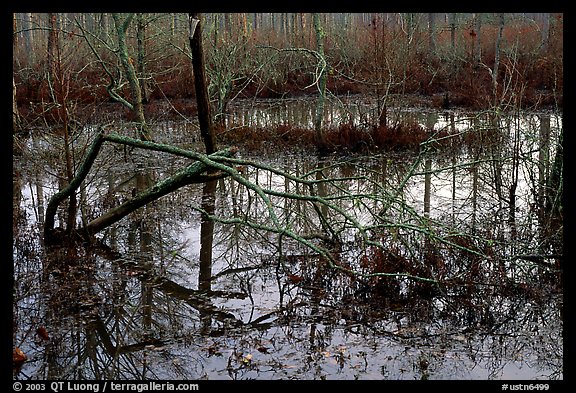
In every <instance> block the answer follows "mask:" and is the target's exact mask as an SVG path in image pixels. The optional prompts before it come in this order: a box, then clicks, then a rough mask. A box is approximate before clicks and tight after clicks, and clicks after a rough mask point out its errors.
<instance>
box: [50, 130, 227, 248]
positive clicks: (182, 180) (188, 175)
mask: <svg viewBox="0 0 576 393" xmlns="http://www.w3.org/2000/svg"><path fill="white" fill-rule="evenodd" d="M104 142H111V143H117V144H121V145H127V146H134V147H137V148H141V149H148V150H154V151H159V152H166V153H170V154H174V155H178V156H182V157H187V158H190V159H192V160H195V162H193V163H192V164H190V165H188V166H187V167H185V168H183V169H181V170H180V171H178V172H176V173H175V174H174V175H172V176H170V177H168V178H167V179H164V180H161V181H159V182H157V183H156V184H154V185H153V186H151V187H150V188H148V189H145V190H143V191H141V192H139V193H138V194H136V195H135V196H134V197H133V198H132V199H129V200H128V201H126V202H124V203H122V204H121V205H119V206H116V207H113V208H111V209H110V210H108V211H107V212H106V213H104V214H103V215H101V216H100V217H98V218H96V219H94V220H92V221H90V222H88V223H87V224H86V225H85V226H84V227H83V228H80V229H79V230H75V229H74V228H67V229H66V235H67V236H73V235H75V234H79V235H81V236H82V237H84V238H89V237H90V236H92V235H94V234H95V233H97V232H99V231H101V230H102V229H104V228H106V227H108V226H110V225H112V224H114V223H116V222H118V221H119V220H121V219H122V218H124V217H126V216H127V215H128V214H130V213H132V212H134V211H135V210H136V209H138V208H140V207H142V206H144V205H146V204H148V203H150V202H152V201H154V200H156V199H158V198H161V197H162V196H164V195H167V194H169V193H171V192H173V191H175V190H177V189H179V188H181V187H184V186H186V185H189V184H195V183H204V182H206V181H208V180H214V179H218V178H220V177H222V176H225V175H226V172H224V171H222V170H221V169H222V167H223V166H224V165H223V164H219V163H216V162H215V161H212V160H211V158H212V157H218V156H220V157H232V156H233V155H234V154H235V153H236V152H237V149H236V148H228V149H224V150H221V151H218V152H215V153H213V154H210V155H206V154H202V153H197V152H194V151H190V150H184V149H180V148H177V147H175V146H170V145H165V144H161V143H155V142H150V141H142V140H138V139H134V138H130V137H126V136H121V135H114V134H104V133H100V134H98V135H97V136H96V138H95V139H94V141H93V142H92V144H91V146H90V148H89V150H88V153H87V155H86V158H85V159H84V161H83V163H82V165H81V166H80V167H79V169H78V172H77V173H76V175H75V176H74V178H73V179H72V180H71V181H70V183H69V184H68V185H67V186H66V187H64V188H63V189H62V190H60V191H59V192H57V193H56V194H54V195H53V196H52V198H51V199H50V201H49V202H48V205H47V207H46V219H45V221H44V242H45V243H46V244H52V243H55V242H57V241H58V236H57V235H58V233H59V232H61V231H62V229H59V228H58V229H55V228H54V223H55V216H56V212H57V210H58V206H59V205H60V204H61V203H62V202H63V201H64V200H66V199H67V198H69V197H71V196H73V195H74V193H75V192H76V190H77V189H78V188H79V187H80V185H81V184H82V182H83V181H84V179H85V178H86V176H87V175H88V173H89V172H90V169H91V168H92V166H93V165H94V162H95V160H96V158H97V156H98V153H99V152H100V149H101V147H102V144H103V143H104ZM214 169H215V170H216V171H215V172H214V171H210V173H209V174H208V173H207V172H208V170H214ZM225 169H226V171H228V172H229V171H234V172H238V170H237V169H235V168H231V167H226V168H225Z"/></svg>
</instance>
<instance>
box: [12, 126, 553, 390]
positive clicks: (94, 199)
mask: <svg viewBox="0 0 576 393" xmlns="http://www.w3.org/2000/svg"><path fill="white" fill-rule="evenodd" d="M436 120H437V119H434V122H435V121H436ZM475 121H476V124H475V127H478V129H477V130H476V131H478V133H480V134H482V133H484V135H480V136H478V135H476V137H480V138H483V137H486V138H488V136H487V133H489V132H492V131H494V129H495V127H496V125H495V124H496V123H494V119H490V118H487V119H485V118H481V117H478V118H477V119H476V120H475ZM432 122H433V121H432V120H430V124H432ZM498 124H500V123H498ZM537 124H538V127H543V128H544V130H542V129H531V130H530V132H532V134H530V135H529V136H530V138H528V137H526V136H525V135H523V134H521V133H516V132H519V131H517V130H516V128H514V127H516V126H517V125H518V122H511V123H509V124H507V126H506V127H500V125H498V130H499V131H500V132H501V134H500V135H497V136H496V137H495V138H497V141H498V143H499V144H501V145H500V146H490V147H489V148H488V146H489V145H488V143H485V144H483V146H484V148H483V149H480V148H479V147H478V146H475V145H470V146H469V147H468V148H467V150H466V149H464V148H462V149H461V150H456V149H455V150H454V151H448V152H443V151H436V152H431V151H428V152H427V154H426V155H424V154H422V155H421V154H418V153H413V154H408V153H403V154H394V153H386V154H384V153H383V154H380V155H373V156H369V157H330V159H329V160H324V161H318V160H316V159H314V158H310V157H306V156H298V155H295V156H289V157H288V156H287V157H281V159H280V161H279V162H280V164H281V165H275V166H272V165H267V164H266V163H262V162H260V163H253V162H252V161H250V160H249V159H248V158H243V159H242V163H243V164H244V165H245V166H246V170H245V171H244V172H243V174H242V176H244V177H245V179H246V180H247V181H248V182H249V184H255V185H258V187H260V188H259V189H257V188H250V187H247V186H246V184H248V183H240V182H238V181H237V180H236V179H234V178H230V177H228V178H223V179H220V180H218V181H211V182H207V183H205V184H204V185H203V187H197V186H195V185H191V186H188V187H185V188H182V189H180V190H178V191H177V192H174V193H171V194H169V195H166V196H165V197H163V198H162V199H159V200H158V201H156V202H155V204H150V205H147V206H145V208H143V209H141V210H139V211H138V212H137V214H135V215H130V216H129V217H126V219H125V220H122V221H120V222H118V223H117V224H115V225H113V226H111V227H110V228H107V229H106V230H105V231H104V232H103V233H102V237H101V238H99V239H97V240H98V241H96V242H94V244H91V245H88V246H86V247H77V248H76V249H75V250H74V252H72V253H71V252H69V250H67V249H66V248H65V247H64V248H47V249H44V248H43V247H42V244H41V241H40V239H41V231H40V232H38V229H39V228H38V227H37V225H36V219H35V218H34V215H33V214H30V212H32V211H33V209H38V208H39V204H40V203H41V202H42V201H40V200H38V199H41V198H35V199H34V200H32V198H31V197H30V196H29V195H27V193H26V190H34V189H36V185H37V184H42V187H45V186H46V184H48V185H49V182H46V181H45V180H44V182H42V181H41V180H42V179H43V176H42V173H41V172H40V173H39V172H34V171H30V173H26V172H23V174H22V176H21V177H18V176H15V177H14V184H13V187H14V192H15V199H14V200H13V203H14V206H15V209H14V210H15V213H18V214H16V215H15V218H17V219H16V220H15V222H14V225H15V231H14V267H15V269H14V278H15V287H14V293H15V303H14V339H13V340H14V345H15V346H17V347H18V348H20V349H22V350H23V351H24V353H26V354H27V357H28V358H29V359H31V360H30V361H29V362H27V363H25V364H24V366H23V367H22V369H21V370H20V372H19V373H17V374H16V375H15V377H16V378H28V377H29V378H31V379H46V378H48V379H154V378H157V379H199V378H210V379H215V378H235V379H248V378H267V379H268V378H272V379H276V378H300V379H313V378H316V379H322V378H326V379H331V378H347V379H349V378H359V379H364V378H366V379H368V378H389V379H445V378H452V379H484V378H489V379H499V378H518V379H523V378H524V377H528V378H550V379H556V378H558V379H561V378H562V377H563V368H562V367H563V366H562V359H563V349H562V310H563V304H562V297H561V295H562V290H563V288H562V280H561V279H560V280H559V279H558V278H561V277H562V271H561V269H559V268H560V267H561V265H560V261H562V255H561V251H560V250H561V242H560V240H559V238H558V237H554V236H551V235H550V231H551V228H550V227H547V228H546V230H544V227H545V224H544V221H543V218H544V217H543V216H542V215H540V213H538V214H536V210H534V209H533V205H534V204H539V206H541V204H542V201H543V199H542V198H543V197H544V196H545V195H550V192H549V191H550V190H549V189H547V190H546V191H543V189H542V187H543V184H542V183H543V182H544V183H546V184H548V185H549V184H551V180H550V176H551V175H550V174H549V173H548V174H546V173H547V172H546V170H545V169H543V168H546V167H548V168H552V167H553V165H554V164H553V163H550V162H545V161H546V159H545V157H546V155H545V154H543V153H541V152H540V150H539V147H540V145H539V142H538V138H531V137H533V136H534V135H539V134H540V133H542V134H546V135H547V134H548V129H547V127H548V125H547V123H546V121H545V120H544V122H542V123H537ZM456 126H457V124H456V120H455V119H454V118H449V121H448V127H452V128H456ZM549 131H550V133H551V135H550V138H549V146H548V148H549V150H550V157H553V156H554V155H557V154H558V153H556V152H557V150H558V147H557V146H555V144H554V143H552V142H551V141H553V140H556V139H558V138H556V135H555V132H557V131H558V130H554V129H550V130H549ZM534 133H535V134H534ZM461 137H462V138H464V137H470V136H469V135H462V136H461ZM555 138H556V139H555ZM485 142H487V141H485ZM455 144H456V142H455ZM462 150H463V151H462ZM529 153H530V154H529ZM24 154H25V153H24ZM134 161H138V160H137V159H136V158H134ZM495 161H497V162H495ZM113 162H115V161H113V160H111V161H110V163H108V165H110V166H111V167H110V168H106V167H105V164H107V162H104V163H103V164H102V165H103V167H102V168H101V170H102V173H106V172H107V171H110V173H117V172H126V173H128V172H131V171H134V169H135V168H136V169H137V162H130V160H128V162H127V163H126V165H127V166H128V167H127V168H125V169H120V168H114V167H113ZM270 162H273V163H275V164H276V163H278V162H275V161H274V158H271V159H270ZM163 164H164V165H163V166H160V167H155V168H154V170H153V171H152V170H151V167H152V166H153V164H151V163H147V164H146V163H145V164H144V166H143V167H141V168H140V169H141V171H140V172H138V171H136V172H138V173H141V174H142V175H144V174H147V176H144V177H141V178H140V177H135V178H133V179H132V180H130V181H127V179H126V177H124V176H107V177H102V178H95V179H93V185H94V187H92V188H91V187H86V189H85V190H83V192H85V193H86V195H83V196H82V197H81V198H80V201H81V203H86V202H87V201H91V203H90V205H89V206H83V207H82V208H86V209H85V211H86V214H88V215H89V214H95V215H96V214H97V210H98V209H103V210H104V208H103V207H102V206H104V205H105V204H115V203H119V201H120V200H122V199H123V198H125V197H129V196H130V193H131V190H132V188H137V189H138V188H140V187H144V188H147V187H148V185H149V184H150V183H147V182H148V180H146V179H147V178H148V179H149V178H150V176H151V175H152V173H153V174H154V176H158V177H160V176H164V175H165V174H167V173H168V174H169V173H170V170H171V168H172V167H173V162H171V161H170V160H167V161H166V162H165V163H163ZM154 165H158V163H157V162H156V161H154ZM277 168H283V170H276V169H277ZM273 169H274V170H273ZM114 171H117V172H114ZM542 171H543V174H542ZM550 171H552V169H550ZM523 174H526V175H523ZM154 176H152V177H154ZM546 179H549V180H546ZM144 183H147V184H148V185H145V184H144ZM42 187H40V188H41V189H42ZM95 190H97V191H95ZM259 190H262V191H263V192H265V193H266V195H267V196H268V197H269V200H268V201H269V203H268V202H267V201H265V200H264V199H263V198H260V197H259V194H258V192H257V191H259ZM39 194H40V193H39V192H38V191H37V192H36V194H35V195H39ZM115 201H116V202H115ZM16 207H18V209H17V208H16ZM512 207H514V209H513V211H512V210H510V209H512ZM18 210H19V211H18ZM37 211H38V210H37ZM91 211H96V212H94V213H90V212H91ZM271 212H273V213H274V216H272V214H271ZM539 212H540V211H539ZM274 217H275V218H276V222H274V220H273V218H274ZM512 218H513V220H512V221H513V222H511V219H512ZM277 223H280V224H281V225H280V226H277ZM510 224H514V226H515V230H516V232H515V233H512V229H511V227H510ZM31 228H32V229H33V230H31ZM283 229H285V230H283ZM561 231H562V227H561V222H560V224H559V226H557V227H555V231H553V232H554V233H553V234H555V235H556V236H557V235H558V234H561ZM291 234H297V237H296V236H291ZM39 327H44V328H46V330H47V331H48V333H49V337H50V339H49V341H46V340H42V338H41V337H40V336H39V335H38V334H37V333H36V329H37V328H39Z"/></svg>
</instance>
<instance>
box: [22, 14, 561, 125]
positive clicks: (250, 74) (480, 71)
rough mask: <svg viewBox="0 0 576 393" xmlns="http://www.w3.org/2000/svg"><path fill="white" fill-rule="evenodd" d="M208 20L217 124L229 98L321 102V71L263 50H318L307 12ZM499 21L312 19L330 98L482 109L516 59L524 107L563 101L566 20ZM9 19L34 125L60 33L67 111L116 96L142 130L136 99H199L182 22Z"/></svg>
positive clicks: (180, 18) (25, 105)
mask: <svg viewBox="0 0 576 393" xmlns="http://www.w3.org/2000/svg"><path fill="white" fill-rule="evenodd" d="M204 17H205V21H204V27H205V29H204V38H203V41H204V42H203V44H204V52H205V57H206V74H207V83H208V91H209V94H210V98H211V101H212V103H213V115H214V117H215V118H216V119H218V120H219V123H220V124H222V123H221V120H222V118H223V117H224V114H225V113H226V111H227V105H228V103H229V102H230V101H231V100H233V99H234V98H236V97H253V96H259V97H282V96H286V95H291V96H295V95H302V94H316V93H317V90H316V89H315V88H314V87H313V86H311V84H312V83H313V82H314V81H315V78H316V71H317V70H316V69H315V67H316V64H311V62H310V61H309V59H306V58H305V57H303V56H300V55H299V54H297V53H292V54H289V55H284V54H280V53H271V52H270V51H269V50H266V49H264V47H266V46H273V47H275V48H278V49H286V48H296V47H302V48H308V49H316V48H317V46H316V45H317V39H316V37H317V33H316V30H315V27H314V26H315V24H314V23H313V22H314V21H313V17H312V14H305V13H233V14H229V13H222V14H209V13H208V14H205V15H204ZM133 20H134V21H133ZM501 21H502V19H501V18H500V17H499V16H498V15H497V14H488V13H486V14H465V13H436V14H410V13H337V14H333V13H323V14H318V20H317V22H318V23H317V26H322V28H323V33H324V37H325V38H324V43H323V44H324V47H323V51H324V55H325V57H326V61H327V62H328V64H330V65H331V67H330V69H331V72H330V73H329V74H328V75H326V77H327V80H326V88H327V91H328V92H330V93H334V94H337V95H339V94H349V93H367V92H368V93H370V92H372V93H375V96H376V97H379V101H380V104H381V105H383V97H385V96H386V95H388V94H393V93H418V94H424V95H429V96H434V95H436V94H443V93H445V92H446V91H449V92H450V93H451V94H450V99H451V102H452V103H453V104H457V105H467V106H476V107H479V106H482V105H486V102H487V98H490V97H492V96H493V86H494V80H495V79H494V78H493V76H494V75H492V74H491V73H490V72H488V70H494V71H496V73H500V74H501V73H504V72H507V71H506V66H505V65H504V66H499V64H498V63H501V64H505V63H506V61H507V58H508V56H509V54H511V53H512V52H516V53H517V54H518V64H517V67H516V69H515V72H517V73H518V74H519V75H520V77H521V78H522V79H523V80H524V81H526V83H527V86H526V88H527V89H526V90H525V92H524V94H525V99H524V105H527V106H539V105H556V104H561V95H562V50H561V49H562V45H563V43H562V26H563V20H562V14H552V13H509V14H506V15H505V24H504V25H502V23H501ZM13 22H14V57H13V62H14V82H15V87H16V102H17V103H18V108H17V109H19V110H20V112H21V114H24V115H26V118H27V119H29V120H31V121H34V120H38V119H39V116H40V115H41V113H43V111H44V110H46V105H47V102H49V101H50V89H51V87H50V85H49V83H48V79H47V78H45V77H44V76H45V75H47V73H48V72H51V71H50V70H51V69H52V70H53V68H51V67H53V65H54V64H55V63H54V61H53V59H54V56H53V55H52V54H51V53H53V51H54V48H56V47H55V46H54V42H55V41H54V37H55V36H56V34H58V35H59V36H60V40H61V50H62V49H64V52H62V55H68V54H70V55H72V54H73V56H70V57H67V56H65V58H66V62H67V63H66V67H67V68H68V69H69V70H70V72H71V73H73V77H72V78H70V80H69V84H67V85H66V88H67V89H69V92H68V94H67V99H68V100H69V101H70V102H82V103H101V102H106V101H108V100H109V98H110V97H109V94H110V93H112V94H114V95H113V98H114V99H116V100H117V101H120V102H122V103H123V104H124V105H125V106H126V107H127V108H128V109H129V111H132V109H130V105H133V106H134V112H133V114H132V115H131V116H132V117H134V118H136V119H139V121H140V122H142V117H141V113H140V112H141V111H140V109H138V102H139V101H141V102H142V103H144V104H146V102H148V101H149V100H154V99H158V98H168V99H173V101H174V99H182V98H184V99H186V98H190V97H191V96H193V95H194V94H195V92H194V90H193V83H192V74H193V73H192V71H191V65H190V61H189V56H190V54H189V53H190V49H189V48H188V45H187V38H186V37H187V30H188V16H187V15H186V14H134V15H133V16H129V15H128V16H124V15H113V14H106V13H81V14H77V13H52V14H35V13H16V14H14V19H13ZM134 22H135V23H134ZM57 30H58V32H57ZM499 34H501V36H500V37H501V38H500V39H498V37H499ZM86 38H89V42H88V41H87V40H86ZM497 41H498V42H499V43H500V44H499V45H496V42H497ZM124 44H125V45H124ZM66 50H67V51H68V52H66ZM500 52H501V56H498V55H499V53H500ZM277 60H281V61H277ZM478 64H483V65H485V67H480V68H478V67H477V65H478ZM104 66H105V69H103V67H104ZM137 90H138V91H137ZM545 90H546V94H544V91H545ZM138 96H140V99H138ZM120 98H122V99H120ZM173 105H174V107H173V109H175V110H176V111H178V112H180V113H181V114H185V113H186V110H185V109H184V108H183V107H181V106H178V105H177V104H174V102H173ZM182 110H184V112H182ZM143 111H144V112H146V111H148V112H151V109H150V108H146V109H143ZM176 111H174V112H176ZM30 115H36V116H37V117H34V116H30ZM77 115H80V114H77ZM150 115H156V113H150Z"/></svg>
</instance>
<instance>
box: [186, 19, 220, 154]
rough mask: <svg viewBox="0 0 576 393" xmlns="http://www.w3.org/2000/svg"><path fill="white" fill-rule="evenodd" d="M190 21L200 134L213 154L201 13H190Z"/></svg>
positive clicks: (213, 138) (214, 141)
mask: <svg viewBox="0 0 576 393" xmlns="http://www.w3.org/2000/svg"><path fill="white" fill-rule="evenodd" d="M188 21H189V23H190V35H189V40H190V50H191V52H192V69H193V71H194V88H195V89H196V102H197V106H198V121H199V123H200V134H201V135H202V140H203V141H204V145H205V146H206V153H207V154H212V153H214V152H215V151H216V138H215V136H214V129H213V126H212V115H211V114H210V99H209V97H208V88H207V87H206V77H205V76H204V55H203V51H202V22H201V21H200V14H198V13H191V14H188Z"/></svg>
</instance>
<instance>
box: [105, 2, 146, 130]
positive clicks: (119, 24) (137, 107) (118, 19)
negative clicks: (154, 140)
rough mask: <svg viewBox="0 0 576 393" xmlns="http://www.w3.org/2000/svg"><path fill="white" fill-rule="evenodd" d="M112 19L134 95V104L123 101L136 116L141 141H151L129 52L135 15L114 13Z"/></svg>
mask: <svg viewBox="0 0 576 393" xmlns="http://www.w3.org/2000/svg"><path fill="white" fill-rule="evenodd" d="M112 18H113V19H114V24H115V26H116V34H117V37H118V56H119V58H120V63H121V64H122V67H123V68H124V72H125V73H126V78H127V79H128V83H129V85H130V91H131V94H132V102H131V103H129V102H127V101H125V100H124V101H123V103H124V104H125V105H127V106H128V107H129V108H130V109H131V110H132V111H133V113H134V114H135V115H136V119H137V120H138V127H139V130H138V133H139V136H140V139H142V140H151V136H150V130H149V128H148V124H146V117H145V116H144V105H143V100H142V87H141V86H140V81H139V80H138V75H137V73H136V69H135V67H134V58H133V57H131V56H130V54H129V52H128V44H127V41H126V32H127V31H128V28H129V27H130V23H131V22H132V19H133V18H134V14H133V13H132V14H128V15H127V16H125V17H124V18H123V17H122V16H121V15H120V14H118V13H113V14H112Z"/></svg>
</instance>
